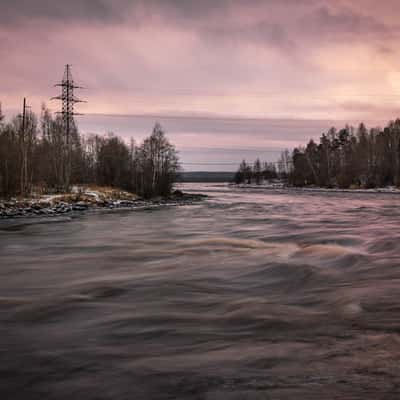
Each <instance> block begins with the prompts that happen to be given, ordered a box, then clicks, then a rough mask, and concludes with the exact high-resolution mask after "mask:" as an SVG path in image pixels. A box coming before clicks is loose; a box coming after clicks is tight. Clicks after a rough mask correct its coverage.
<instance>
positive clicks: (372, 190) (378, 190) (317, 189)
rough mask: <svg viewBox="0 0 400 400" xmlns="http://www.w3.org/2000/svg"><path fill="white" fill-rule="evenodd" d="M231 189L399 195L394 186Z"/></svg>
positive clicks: (279, 185) (277, 185) (249, 186)
mask: <svg viewBox="0 0 400 400" xmlns="http://www.w3.org/2000/svg"><path fill="white" fill-rule="evenodd" d="M229 186H231V187H235V188H240V189H271V190H288V191H294V192H324V193H332V192H333V193H336V192H337V193H390V194H400V188H398V187H395V186H387V187H381V188H370V189H365V188H349V189H341V188H323V187H317V186H303V187H299V186H290V185H287V184H284V183H262V184H260V185H257V184H253V183H251V184H247V183H241V184H234V183H231V184H229Z"/></svg>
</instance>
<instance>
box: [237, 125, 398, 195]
mask: <svg viewBox="0 0 400 400" xmlns="http://www.w3.org/2000/svg"><path fill="white" fill-rule="evenodd" d="M263 165H264V167H263V168H261V171H260V166H261V163H260V161H259V160H256V162H255V163H254V164H253V165H252V166H251V165H248V164H247V163H246V162H245V161H243V162H242V163H241V165H240V166H239V169H238V171H237V172H236V175H235V182H236V183H243V182H247V183H252V182H255V183H260V182H261V181H262V180H263V179H274V178H279V179H283V180H285V181H287V182H288V184H290V185H293V186H319V187H326V188H335V187H336V188H374V187H383V186H400V120H399V119H398V120H396V121H392V122H389V123H388V124H387V126H386V127H385V128H384V129H380V128H371V129H367V127H366V126H365V124H363V123H361V124H360V125H359V126H358V127H357V128H354V127H352V126H346V127H345V128H343V129H340V130H337V129H336V128H330V129H329V130H328V131H327V132H326V133H323V134H322V135H321V137H320V139H319V141H318V142H316V141H314V140H313V139H311V140H310V141H309V142H308V143H307V145H306V146H304V147H302V146H299V147H296V148H295V149H294V150H293V151H292V152H291V153H290V152H289V151H288V150H285V151H284V152H283V153H282V155H281V157H280V159H279V161H278V162H277V163H264V164H263Z"/></svg>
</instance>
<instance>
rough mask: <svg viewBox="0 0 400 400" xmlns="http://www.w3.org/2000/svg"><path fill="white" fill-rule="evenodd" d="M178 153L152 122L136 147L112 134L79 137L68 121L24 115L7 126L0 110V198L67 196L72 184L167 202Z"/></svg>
mask: <svg viewBox="0 0 400 400" xmlns="http://www.w3.org/2000/svg"><path fill="white" fill-rule="evenodd" d="M179 171H180V164H179V159H178V152H177V151H176V149H175V146H174V145H172V144H171V143H170V142H169V141H168V139H167V137H166V135H165V132H164V130H163V128H162V127H161V125H160V124H158V123H156V124H155V126H154V129H153V131H152V132H151V134H150V135H149V136H148V137H147V138H145V139H144V140H143V142H142V143H140V144H137V143H136V142H135V141H134V139H133V138H131V139H130V141H126V140H124V139H122V138H121V137H119V136H116V135H114V134H113V133H108V134H107V135H105V136H100V135H97V134H90V135H81V134H80V133H79V131H78V128H77V126H76V124H75V122H74V120H73V119H71V120H66V118H63V117H62V116H61V115H56V116H55V117H53V116H52V114H51V113H50V111H49V110H48V109H47V108H46V107H45V106H44V105H43V107H42V111H41V115H40V118H38V117H37V116H36V114H35V113H33V112H32V111H30V110H27V111H25V109H24V113H23V115H17V116H16V117H14V118H13V119H12V120H11V121H9V122H7V121H5V119H4V116H3V114H2V112H1V106H0V199H10V198H13V197H14V198H15V197H20V198H30V197H32V194H33V193H34V192H36V193H39V194H53V193H54V194H62V193H70V192H71V188H72V187H73V186H76V185H96V186H98V187H114V188H119V189H121V190H124V191H127V192H131V193H135V194H137V195H138V196H139V197H141V198H144V199H152V198H155V197H168V196H170V195H171V191H172V187H173V184H174V182H175V181H176V177H177V175H178V173H179Z"/></svg>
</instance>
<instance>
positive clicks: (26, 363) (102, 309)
mask: <svg viewBox="0 0 400 400" xmlns="http://www.w3.org/2000/svg"><path fill="white" fill-rule="evenodd" d="M190 188H191V189H192V190H196V188H197V189H198V190H199V191H201V192H203V193H204V192H205V193H208V194H209V195H210V196H211V197H210V198H209V199H208V200H206V201H204V202H202V203H200V204H196V205H192V206H181V207H171V208H163V209H157V210H151V211H150V210H149V211H136V212H126V211H114V212H110V213H93V214H86V215H83V216H80V217H76V218H72V219H47V220H44V221H40V220H25V221H24V220H14V221H0V398H1V399H68V400H69V399H74V400H78V399H85V400H90V399H99V400H101V399H206V400H213V399H221V400H222V399H228V400H230V399H398V398H400V363H399V359H400V335H399V334H400V207H399V206H400V195H393V194H352V193H301V192H294V191H287V192H285V191H278V190H276V191H272V190H263V189H259V190H256V189H230V188H228V187H226V186H224V185H186V189H190ZM39 222H40V223H39Z"/></svg>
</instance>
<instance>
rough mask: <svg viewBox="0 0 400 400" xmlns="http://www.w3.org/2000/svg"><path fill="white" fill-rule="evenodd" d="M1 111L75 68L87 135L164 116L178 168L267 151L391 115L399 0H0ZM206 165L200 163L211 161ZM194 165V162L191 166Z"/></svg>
mask: <svg viewBox="0 0 400 400" xmlns="http://www.w3.org/2000/svg"><path fill="white" fill-rule="evenodd" d="M0 9H1V12H0V60H1V61H0V77H1V78H0V82H1V84H0V101H1V102H2V105H3V110H4V111H5V113H6V115H7V116H11V115H12V114H15V113H16V112H18V110H19V109H20V108H21V104H22V98H23V97H27V99H28V102H29V104H30V105H31V106H32V108H33V110H35V111H39V110H40V105H41V103H43V102H46V104H47V106H49V107H50V108H51V109H52V110H54V111H56V110H57V109H58V107H59V105H58V104H57V103H56V102H54V101H50V100H49V99H50V98H51V97H52V96H55V95H57V94H58V93H57V88H55V87H54V86H53V84H54V83H56V82H57V81H59V80H60V79H61V77H62V74H63V69H64V65H65V64H67V63H69V64H71V65H72V73H73V76H74V79H75V80H76V82H77V83H79V84H81V85H82V86H84V87H85V88H86V89H84V90H81V91H80V92H79V96H80V97H82V98H83V99H85V100H87V101H88V102H87V103H82V104H79V107H78V109H79V111H80V112H82V113H84V114H85V115H84V116H82V117H79V118H78V124H79V127H80V130H81V131H82V132H83V133H100V134H103V133H107V132H110V131H112V132H114V133H115V134H118V135H121V136H123V137H126V138H128V137H130V136H133V137H134V138H135V139H136V140H137V141H140V140H142V139H143V137H144V136H146V135H148V134H149V133H150V132H151V129H152V126H153V125H154V123H155V122H156V121H158V122H160V123H161V124H162V125H163V126H164V128H165V130H166V131H167V134H168V136H169V137H170V139H171V141H172V142H173V143H175V144H176V146H177V148H178V150H179V151H180V154H181V158H182V160H183V162H184V163H185V165H184V168H185V169H187V170H232V169H235V168H236V166H235V163H236V162H239V161H240V160H241V159H242V158H246V159H248V160H249V161H250V160H254V159H255V158H256V157H261V158H262V159H265V160H269V161H271V160H274V159H276V158H277V155H278V153H279V151H280V150H282V149H284V148H289V149H291V148H293V147H294V146H297V145H299V144H304V143H305V142H306V141H308V140H309V139H310V138H311V137H313V138H318V137H319V136H320V134H321V133H322V132H324V131H326V130H327V129H328V128H329V127H330V126H331V125H337V126H343V125H344V124H346V123H347V122H349V123H351V124H354V125H357V124H358V123H359V122H360V121H365V122H367V124H368V125H370V126H376V125H383V124H384V123H385V122H387V121H388V120H391V119H394V118H396V117H398V116H399V115H400V112H399V111H400V69H399V65H400V63H399V61H400V53H399V51H398V49H397V43H398V39H399V36H400V22H399V21H398V18H397V16H398V14H399V12H400V3H399V2H398V1H395V0H381V1H379V2H377V1H376V0H358V1H357V0H353V1H349V0H326V1H324V0H318V1H317V0H201V1H199V0H137V1H135V0H131V1H128V0H113V1H108V0H68V1H60V0H0ZM218 162H220V163H221V164H220V165H218V164H213V165H210V163H218ZM196 163H197V164H196Z"/></svg>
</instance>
